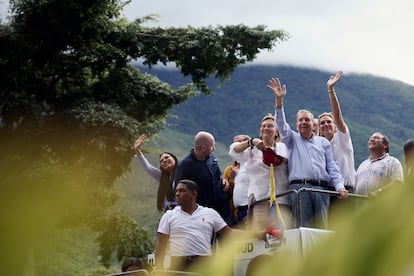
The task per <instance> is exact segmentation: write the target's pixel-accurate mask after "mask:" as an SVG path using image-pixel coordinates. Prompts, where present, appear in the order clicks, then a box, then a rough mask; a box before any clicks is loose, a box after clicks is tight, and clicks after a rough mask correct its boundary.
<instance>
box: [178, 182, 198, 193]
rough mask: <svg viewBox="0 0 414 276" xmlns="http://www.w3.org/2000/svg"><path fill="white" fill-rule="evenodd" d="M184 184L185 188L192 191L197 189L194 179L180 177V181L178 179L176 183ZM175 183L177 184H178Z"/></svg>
mask: <svg viewBox="0 0 414 276" xmlns="http://www.w3.org/2000/svg"><path fill="white" fill-rule="evenodd" d="M180 183H181V184H184V185H185V186H186V187H187V189H189V190H190V191H192V192H197V191H198V185H197V183H196V182H195V181H192V180H189V179H182V180H180V181H178V184H180ZM178 184H177V185H178Z"/></svg>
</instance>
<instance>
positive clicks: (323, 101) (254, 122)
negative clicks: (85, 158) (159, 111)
mask: <svg viewBox="0 0 414 276" xmlns="http://www.w3.org/2000/svg"><path fill="white" fill-rule="evenodd" d="M151 73H152V74H155V75H157V76H158V77H159V78H160V79H161V80H163V81H166V82H168V83H170V84H172V85H173V86H176V87H178V86H180V85H182V84H184V83H185V82H186V81H187V79H185V78H183V77H181V76H180V74H179V73H178V71H176V70H173V69H158V68H155V69H151ZM334 73H336V72H326V71H320V70H316V69H305V68H297V67H290V66H265V65H260V66H258V65H246V66H241V67H239V68H237V69H236V71H235V73H234V74H233V75H232V76H231V78H230V80H229V81H227V82H225V83H224V84H222V85H221V86H220V87H218V86H217V82H213V81H210V82H209V84H210V85H211V86H212V87H216V88H212V90H213V91H214V94H213V95H211V96H205V95H199V96H197V97H194V98H192V99H190V100H188V101H187V102H186V103H184V104H181V105H179V106H177V107H175V108H173V109H172V110H171V111H170V114H171V116H170V118H169V120H168V122H169V124H170V126H169V128H170V129H172V130H174V131H175V132H177V133H181V134H188V135H191V136H192V135H194V134H195V133H196V132H197V131H199V130H207V131H210V132H211V133H213V134H214V136H215V137H216V140H217V141H218V142H221V143H222V144H224V145H226V146H228V145H229V144H230V143H231V141H232V138H233V136H234V135H236V134H240V133H246V134H249V135H252V136H257V135H258V124H259V121H260V119H261V118H262V117H263V116H264V115H266V114H267V113H269V112H270V113H273V112H274V97H273V94H272V93H271V91H270V90H269V89H268V88H267V87H266V85H267V83H268V81H269V79H270V78H272V77H279V78H280V79H281V81H282V83H285V84H286V85H287V95H286V98H285V101H284V104H285V110H286V115H287V120H288V122H289V123H290V125H291V126H292V127H294V123H295V116H296V112H297V111H298V110H299V109H302V108H304V109H308V110H310V111H312V112H313V113H314V114H315V116H318V115H319V114H321V113H322V112H324V111H330V105H329V98H328V94H327V91H326V81H327V79H328V78H329V76H330V75H331V74H334ZM336 92H337V95H338V98H339V101H340V104H341V108H342V113H343V115H344V117H345V120H346V122H347V123H348V126H349V128H350V131H351V136H352V139H353V144H354V149H355V166H358V165H359V164H360V163H361V162H362V161H363V160H364V159H365V158H367V156H368V154H369V153H368V150H367V140H368V138H369V136H370V135H371V134H372V133H373V132H375V131H380V132H383V133H384V134H385V135H387V136H388V137H389V139H390V140H391V151H390V152H391V154H392V155H394V156H396V157H398V158H400V159H401V158H402V155H401V153H402V144H403V143H404V142H405V141H406V140H407V139H409V138H413V137H414V121H413V120H412V115H413V112H412V111H411V108H412V107H413V106H414V87H413V86H410V85H408V84H404V83H402V82H399V81H395V80H390V79H386V78H380V77H376V76H372V75H359V74H347V72H344V75H343V77H342V80H341V81H340V82H339V83H338V84H337V85H336ZM169 138H171V137H169ZM170 140H171V139H167V141H170ZM168 146H169V147H175V146H174V145H168ZM169 147H168V149H169ZM218 154H219V153H218Z"/></svg>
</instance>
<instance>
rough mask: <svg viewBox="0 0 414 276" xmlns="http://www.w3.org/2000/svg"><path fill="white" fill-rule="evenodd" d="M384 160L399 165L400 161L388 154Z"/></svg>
mask: <svg viewBox="0 0 414 276" xmlns="http://www.w3.org/2000/svg"><path fill="white" fill-rule="evenodd" d="M386 158H387V159H389V160H390V161H391V162H393V163H400V164H401V162H400V160H399V159H398V158H397V157H395V156H392V155H390V154H389V155H388V156H387V157H386Z"/></svg>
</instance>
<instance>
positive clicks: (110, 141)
mask: <svg viewBox="0 0 414 276" xmlns="http://www.w3.org/2000/svg"><path fill="white" fill-rule="evenodd" d="M127 3H128V1H122V0H101V1H80V0H69V1H60V0H42V1H31V0H12V1H10V6H11V13H10V14H11V18H10V19H11V20H10V21H9V22H8V23H7V24H3V23H2V24H1V25H0V83H1V87H0V129H1V131H0V138H1V141H2V147H1V149H0V161H1V166H0V172H1V175H2V179H1V180H0V189H1V190H0V202H1V207H2V208H1V210H2V211H1V222H2V227H1V231H2V233H1V235H0V245H1V247H2V249H4V250H5V251H7V252H8V257H7V258H4V260H3V262H4V265H3V263H2V265H1V267H2V270H3V271H4V272H5V273H6V274H9V275H20V273H19V272H21V271H20V270H21V269H22V268H21V266H20V265H19V261H20V260H21V259H25V256H26V253H25V252H26V251H27V250H28V249H27V248H30V247H31V246H32V244H33V242H34V241H36V240H43V238H44V237H43V235H44V233H47V232H48V229H49V228H51V227H52V228H54V227H55V226H56V225H57V226H60V227H71V226H78V225H83V224H85V225H87V226H89V227H90V228H91V229H93V230H94V231H95V232H96V233H97V235H98V237H99V246H100V248H99V250H100V251H99V252H100V254H101V255H102V260H101V261H102V262H103V264H105V265H109V263H110V261H111V260H112V257H113V254H115V255H116V257H117V258H118V259H119V258H120V257H122V256H123V255H125V254H134V255H145V254H146V253H147V252H148V250H149V248H151V247H152V244H151V241H150V237H149V235H148V234H147V232H145V230H143V229H141V228H140V226H139V225H138V224H137V223H136V222H135V221H134V220H131V219H130V218H128V217H126V216H125V215H124V214H123V213H122V211H119V212H116V211H114V210H113V209H112V208H113V206H114V205H115V204H116V202H117V200H118V198H119V195H118V194H117V193H116V192H115V191H114V190H113V186H114V183H115V181H116V180H117V179H118V178H119V177H120V176H122V175H123V174H124V172H125V171H126V170H127V169H128V166H129V164H130V158H131V155H132V149H131V144H132V143H133V141H134V138H135V137H136V135H137V133H147V134H149V135H153V134H155V133H157V132H158V131H160V130H161V129H162V128H163V127H164V126H165V124H166V117H167V116H168V112H169V110H170V109H171V108H173V107H175V106H177V105H179V104H181V103H183V102H185V101H187V100H188V99H189V98H190V97H193V96H195V95H197V94H198V93H199V92H198V91H197V90H201V91H202V92H204V93H209V91H210V90H209V88H208V87H207V85H206V83H205V80H206V79H207V78H208V77H209V76H211V75H212V76H215V77H217V78H218V79H219V80H221V81H223V80H225V79H227V78H228V77H229V76H230V75H231V73H232V72H233V70H234V69H235V68H236V67H237V66H238V65H240V64H243V63H245V62H249V61H252V60H254V59H255V57H256V54H257V53H258V52H259V51H260V50H262V49H268V50H270V49H271V48H272V47H273V46H274V45H275V43H276V42H277V41H282V40H284V39H286V38H287V34H285V33H284V32H282V31H267V30H265V27H264V26H258V27H254V28H250V27H246V26H242V25H239V26H219V27H217V28H212V27H208V28H192V27H188V28H185V29H184V28H168V29H161V28H152V27H143V26H142V23H144V22H147V21H150V20H153V19H155V16H146V17H144V18H141V19H137V20H136V21H135V22H133V23H130V22H128V21H127V20H126V19H125V18H120V11H121V9H122V8H123V6H124V5H126V4H127ZM137 58H140V59H141V60H142V61H143V63H144V64H146V65H148V66H153V65H155V64H157V63H159V62H160V63H168V62H175V64H176V66H177V67H178V68H180V69H181V73H182V74H184V75H186V76H189V77H191V78H192V80H193V82H191V81H188V82H186V83H183V84H182V85H180V86H177V87H175V88H172V87H171V86H170V85H169V84H167V83H165V82H163V81H160V80H159V79H158V78H157V77H155V76H153V75H149V74H144V73H142V72H141V71H140V70H138V69H137V68H135V67H133V66H132V65H131V62H132V61H133V60H135V59H137ZM6 221H7V226H6V224H5V222H6ZM3 224H4V225H5V226H4V227H3ZM36 261H38V262H41V261H39V260H37V259H36Z"/></svg>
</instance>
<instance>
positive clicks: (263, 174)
mask: <svg viewBox="0 0 414 276" xmlns="http://www.w3.org/2000/svg"><path fill="white" fill-rule="evenodd" d="M277 139H279V132H278V130H277V129H276V126H275V118H274V117H273V115H271V114H269V115H267V116H265V117H264V118H263V119H262V120H261V122H260V139H259V138H252V139H250V140H248V141H243V142H235V143H233V144H231V146H230V151H229V154H230V155H231V156H232V157H233V158H234V159H235V160H238V161H239V162H241V163H246V164H245V168H246V171H247V174H248V175H249V177H250V183H249V189H248V194H249V198H253V197H254V199H253V200H252V202H249V203H250V204H251V203H253V205H254V207H253V210H252V213H253V217H252V224H253V229H255V230H259V229H263V228H266V227H267V226H269V224H273V225H274V224H275V226H277V227H279V228H282V227H286V229H289V228H292V226H293V222H292V212H291V207H290V205H289V198H288V195H286V196H282V197H278V198H277V202H278V204H279V209H280V211H281V214H282V220H281V219H280V218H278V217H276V216H275V215H274V214H271V213H270V212H269V211H270V209H269V206H270V205H269V197H270V196H271V194H270V193H271V192H270V179H271V178H270V176H271V175H270V167H269V165H268V164H265V162H264V160H263V151H264V150H265V149H267V150H271V151H273V152H274V153H275V154H277V156H278V157H280V160H281V163H280V164H277V165H276V164H275V165H274V167H273V173H274V179H275V182H276V194H281V193H284V192H287V191H288V190H289V181H288V163H287V160H288V155H287V150H286V146H285V144H283V143H281V142H279V140H277ZM236 185H237V184H236ZM249 200H250V199H249ZM282 221H283V222H282ZM283 224H285V225H283Z"/></svg>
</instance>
